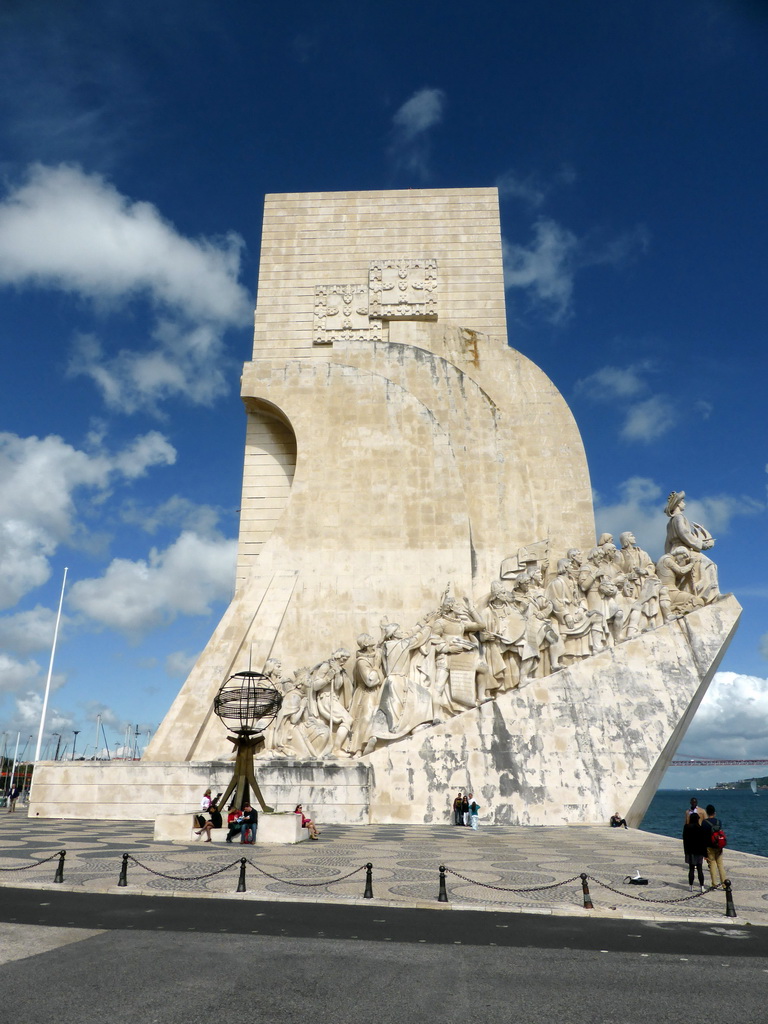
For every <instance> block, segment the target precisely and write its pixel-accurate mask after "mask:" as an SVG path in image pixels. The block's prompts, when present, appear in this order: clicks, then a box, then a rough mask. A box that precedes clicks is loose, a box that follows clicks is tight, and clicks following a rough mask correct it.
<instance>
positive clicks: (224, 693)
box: [213, 672, 283, 733]
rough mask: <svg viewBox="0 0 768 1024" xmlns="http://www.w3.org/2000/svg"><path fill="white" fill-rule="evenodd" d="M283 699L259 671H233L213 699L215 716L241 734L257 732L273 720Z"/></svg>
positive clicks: (261, 730)
mask: <svg viewBox="0 0 768 1024" xmlns="http://www.w3.org/2000/svg"><path fill="white" fill-rule="evenodd" d="M282 703H283V696H282V694H281V693H280V692H279V690H277V689H276V688H275V687H274V686H273V685H272V683H271V681H270V680H269V678H268V677H267V676H265V675H264V674H263V673H262V672H236V673H235V674H234V675H233V676H230V677H229V679H227V680H226V682H224V683H222V685H221V689H220V690H219V692H218V693H217V694H216V696H215V698H214V700H213V710H214V712H215V714H217V715H218V716H219V718H220V719H221V720H222V722H224V724H225V725H227V726H228V727H229V728H230V729H233V730H235V731H237V732H241V733H260V732H263V730H264V729H266V727H267V726H268V725H269V723H270V722H271V721H272V720H273V719H274V718H275V716H276V715H277V713H278V711H279V710H280V707H281V705H282Z"/></svg>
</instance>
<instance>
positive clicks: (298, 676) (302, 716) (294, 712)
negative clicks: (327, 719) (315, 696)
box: [270, 668, 328, 757]
mask: <svg viewBox="0 0 768 1024" xmlns="http://www.w3.org/2000/svg"><path fill="white" fill-rule="evenodd" d="M284 686H285V695H284V696H283V703H282V706H281V708H280V710H279V711H278V713H277V718H276V719H275V741H274V750H273V751H271V752H270V753H271V754H272V755H274V754H279V755H281V756H282V755H284V756H288V757H318V756H320V755H321V754H322V752H323V750H324V748H325V741H326V739H327V735H328V730H327V728H326V730H325V733H324V736H323V742H322V744H320V745H319V747H316V746H314V745H312V744H310V743H309V741H308V736H307V721H306V713H307V691H308V689H309V669H306V668H300V669H297V671H296V673H295V675H294V677H293V679H286V680H285V683H284Z"/></svg>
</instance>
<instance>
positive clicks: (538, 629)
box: [513, 570, 564, 685]
mask: <svg viewBox="0 0 768 1024" xmlns="http://www.w3.org/2000/svg"><path fill="white" fill-rule="evenodd" d="M513 601H514V604H515V606H516V608H517V610H518V612H519V613H520V614H521V615H522V617H523V619H524V621H525V629H524V630H523V633H522V636H521V637H520V639H519V640H518V641H517V643H516V644H515V650H516V653H517V656H518V658H519V664H520V684H521V685H522V684H523V683H526V682H528V680H529V679H531V678H532V677H533V676H534V675H536V674H539V675H542V674H544V672H545V671H546V668H549V669H550V670H551V671H553V672H556V671H557V670H558V669H559V668H560V656H561V655H562V654H563V652H564V648H563V642H562V640H561V638H560V634H559V632H558V629H557V620H556V619H555V618H553V617H552V615H553V607H552V602H551V601H550V600H549V598H548V597H547V596H546V594H545V593H544V590H543V587H542V586H541V574H540V573H539V571H538V570H534V572H532V573H527V572H524V573H522V574H521V575H520V576H519V577H518V578H517V580H516V581H515V586H514V590H513ZM545 666H546V667H545Z"/></svg>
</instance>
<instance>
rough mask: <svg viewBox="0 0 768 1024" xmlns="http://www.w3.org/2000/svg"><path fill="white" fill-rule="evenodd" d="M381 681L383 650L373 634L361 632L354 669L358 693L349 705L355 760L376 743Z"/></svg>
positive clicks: (355, 693) (351, 738)
mask: <svg viewBox="0 0 768 1024" xmlns="http://www.w3.org/2000/svg"><path fill="white" fill-rule="evenodd" d="M382 680H383V676H382V672H381V651H380V650H379V648H378V647H377V646H376V641H375V640H374V638H373V637H372V636H371V635H370V633H361V634H360V636H359V637H358V638H357V653H356V654H355V667H354V669H353V670H352V682H353V684H354V687H355V691H354V693H353V695H352V703H351V704H350V706H349V713H350V715H351V717H352V732H351V734H350V738H349V749H350V753H351V754H352V756H353V757H354V756H355V755H358V754H362V753H369V752H370V751H371V750H372V749H373V747H374V746H375V744H376V737H375V736H374V735H373V716H374V714H375V712H376V709H377V708H378V706H379V699H380V691H381V684H382Z"/></svg>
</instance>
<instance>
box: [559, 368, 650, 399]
mask: <svg viewBox="0 0 768 1024" xmlns="http://www.w3.org/2000/svg"><path fill="white" fill-rule="evenodd" d="M648 369H649V366H648V364H647V363H636V364H633V365H631V366H625V367H621V366H602V367H601V368H600V369H599V370H596V371H595V372H594V373H591V374H590V375H589V376H588V377H582V379H581V380H578V381H576V385H575V389H574V390H575V391H576V393H577V394H580V395H585V396H586V397H587V398H589V399H591V400H592V401H593V402H612V401H616V400H624V399H627V398H634V397H635V396H636V395H638V394H641V393H642V392H643V391H645V390H646V389H647V384H646V382H645V380H644V379H643V373H644V372H646V371H647V370H648Z"/></svg>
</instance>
